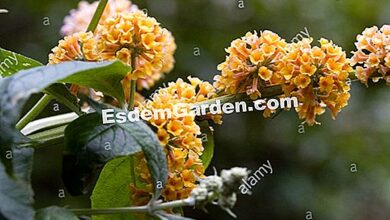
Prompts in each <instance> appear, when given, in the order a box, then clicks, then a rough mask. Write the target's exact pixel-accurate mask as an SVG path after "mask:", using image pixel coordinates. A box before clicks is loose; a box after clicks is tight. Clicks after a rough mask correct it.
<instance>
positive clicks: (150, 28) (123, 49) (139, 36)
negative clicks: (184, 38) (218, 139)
mask: <svg viewBox="0 0 390 220" xmlns="http://www.w3.org/2000/svg"><path fill="white" fill-rule="evenodd" d="M97 32H98V33H99V34H100V39H101V40H99V46H98V47H99V49H100V50H101V59H102V60H115V59H119V60H121V61H122V62H124V63H126V64H128V65H130V66H132V67H133V70H132V72H131V73H129V74H128V76H127V78H126V79H125V80H124V87H125V91H126V92H127V94H126V96H127V97H128V96H129V94H128V91H129V90H128V89H126V88H127V87H129V83H128V82H129V81H130V79H139V81H138V85H139V86H141V88H142V87H144V88H149V87H150V86H151V85H153V83H154V82H155V81H156V80H158V79H160V78H161V74H162V73H163V72H165V71H169V70H171V69H172V66H173V62H174V59H173V53H174V51H175V49H176V46H175V43H174V40H173V37H172V35H171V34H170V33H169V31H168V30H167V29H165V28H162V27H161V26H160V24H159V23H158V22H157V20H156V19H154V18H152V17H148V16H147V15H146V14H145V13H143V12H141V11H138V12H134V13H122V14H120V15H119V16H116V17H112V18H108V19H107V20H106V22H105V23H104V24H102V25H100V26H98V29H97Z"/></svg>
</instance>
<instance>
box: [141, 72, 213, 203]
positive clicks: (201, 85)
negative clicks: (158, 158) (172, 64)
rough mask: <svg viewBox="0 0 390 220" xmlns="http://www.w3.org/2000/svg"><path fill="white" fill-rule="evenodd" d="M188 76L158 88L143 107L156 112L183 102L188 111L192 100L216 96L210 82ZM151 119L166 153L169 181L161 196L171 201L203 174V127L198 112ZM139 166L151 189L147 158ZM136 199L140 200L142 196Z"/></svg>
mask: <svg viewBox="0 0 390 220" xmlns="http://www.w3.org/2000/svg"><path fill="white" fill-rule="evenodd" d="M188 80H189V82H190V83H186V82H184V81H183V80H182V79H180V78H179V79H178V80H177V81H176V82H171V83H169V84H168V87H166V88H162V89H159V90H158V91H157V92H156V93H155V94H154V95H153V96H152V98H151V100H146V101H145V102H144V104H143V106H141V107H140V108H141V109H142V108H144V109H149V110H151V111H153V112H158V111H159V110H162V111H166V110H170V112H173V111H174V110H173V109H174V106H175V105H180V107H181V108H183V109H182V110H184V109H185V110H187V111H189V110H190V107H191V104H192V103H195V102H200V101H204V100H206V99H210V98H212V97H214V96H215V89H214V87H213V86H212V85H211V84H210V83H208V82H203V81H201V80H200V79H198V78H192V77H188ZM148 123H150V124H151V126H152V127H153V128H154V129H155V130H156V135H157V137H158V139H159V140H160V143H161V145H162V146H163V148H164V151H165V153H166V155H167V161H168V182H167V185H166V187H165V189H164V190H163V193H162V196H163V197H164V199H165V200H168V201H170V200H176V199H183V198H186V197H188V196H189V195H190V193H191V191H192V189H194V187H195V182H196V177H203V174H204V170H205V168H204V166H203V163H202V160H201V159H200V157H201V155H202V153H203V150H204V149H203V146H202V140H201V138H200V137H199V135H200V127H199V126H198V125H197V124H196V123H195V115H193V114H186V115H185V116H183V117H178V116H177V115H174V114H172V115H171V116H168V115H165V116H162V115H160V117H159V118H158V119H157V120H156V119H154V117H152V119H151V120H150V121H148ZM137 170H138V172H139V173H140V177H141V178H142V180H143V181H144V182H145V183H146V184H147V187H146V188H147V189H151V176H150V173H149V171H148V168H147V163H146V160H144V159H142V160H141V162H140V163H139V165H138V167H137ZM133 189H134V187H133ZM138 192H142V190H141V191H140V190H138ZM150 192H151V191H150ZM137 195H139V196H140V197H144V196H145V194H144V193H138V194H135V196H137ZM134 199H135V200H136V201H139V200H140V199H142V198H134ZM145 201H147V200H145Z"/></svg>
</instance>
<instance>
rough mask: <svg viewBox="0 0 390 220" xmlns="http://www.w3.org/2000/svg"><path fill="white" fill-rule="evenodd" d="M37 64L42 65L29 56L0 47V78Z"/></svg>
mask: <svg viewBox="0 0 390 220" xmlns="http://www.w3.org/2000/svg"><path fill="white" fill-rule="evenodd" d="M37 66H42V64H41V63H40V62H38V61H36V60H33V59H31V58H28V57H25V56H23V55H20V54H17V53H14V52H11V51H8V50H5V49H2V48H0V78H2V77H7V76H10V75H12V74H14V73H16V72H18V71H20V70H25V69H30V68H33V67H37Z"/></svg>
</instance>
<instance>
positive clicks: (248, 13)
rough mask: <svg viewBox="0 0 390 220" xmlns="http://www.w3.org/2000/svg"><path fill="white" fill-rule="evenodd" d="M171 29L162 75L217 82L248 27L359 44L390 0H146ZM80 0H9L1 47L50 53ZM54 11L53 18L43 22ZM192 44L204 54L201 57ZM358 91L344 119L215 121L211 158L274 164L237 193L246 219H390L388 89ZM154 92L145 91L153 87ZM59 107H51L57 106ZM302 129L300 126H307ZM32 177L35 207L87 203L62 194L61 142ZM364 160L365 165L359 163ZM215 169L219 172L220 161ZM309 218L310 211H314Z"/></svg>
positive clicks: (219, 214)
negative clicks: (172, 63)
mask: <svg viewBox="0 0 390 220" xmlns="http://www.w3.org/2000/svg"><path fill="white" fill-rule="evenodd" d="M133 2H134V3H135V4H137V5H138V6H139V7H140V8H141V9H143V8H146V9H148V11H149V15H151V16H154V17H156V18H157V19H158V21H159V22H161V23H162V25H163V26H164V27H167V28H168V29H169V30H170V31H172V32H173V35H174V36H175V38H176V42H177V46H178V50H177V52H176V67H175V69H174V70H173V71H172V72H171V73H170V74H169V75H168V76H167V77H166V78H165V79H164V80H163V81H165V82H168V81H172V80H175V79H176V78H178V77H182V78H185V77H186V76H188V75H192V76H198V77H200V78H202V79H205V80H208V81H210V82H211V81H212V78H213V76H214V75H215V74H217V73H218V72H217V70H216V66H217V64H218V63H220V62H222V61H223V60H224V58H225V52H224V48H226V47H227V46H228V45H229V44H230V42H231V41H232V40H233V39H235V38H238V37H240V36H242V35H244V34H245V33H246V32H247V31H253V30H257V31H260V30H265V29H269V30H272V31H274V32H276V33H278V34H280V35H281V36H282V37H284V38H286V39H287V40H289V41H290V40H291V39H292V38H293V37H294V36H296V35H297V34H298V33H299V32H300V31H303V30H304V28H305V27H306V28H307V29H308V31H309V33H310V35H311V36H312V37H313V38H314V39H319V38H320V37H326V38H328V39H332V40H333V41H334V42H335V43H336V44H338V45H340V46H342V47H343V48H344V49H345V50H346V51H347V52H348V54H350V53H349V51H352V50H354V44H353V43H354V42H355V37H356V35H357V34H358V33H361V32H362V31H363V29H364V28H365V27H370V26H373V25H377V26H382V25H383V24H385V23H387V24H389V23H390V13H389V12H390V1H388V0H316V1H313V0H243V1H242V2H243V4H244V6H245V7H244V8H239V7H238V6H239V4H242V2H241V1H239V0H138V1H133ZM77 4H78V1H76V0H56V1H53V0H1V2H0V8H6V9H8V10H9V13H8V14H0V27H1V28H0V46H1V47H3V48H6V49H9V50H12V51H15V52H19V53H21V54H24V55H27V56H30V57H33V58H36V59H38V60H40V61H41V62H44V63H46V62H47V55H48V53H49V52H50V49H51V48H52V47H54V46H55V45H56V44H57V42H58V40H59V39H60V38H61V37H60V34H59V29H60V27H61V25H62V21H63V17H64V16H65V15H66V14H67V13H68V11H69V10H70V9H72V8H76V7H77ZM46 17H48V18H49V22H50V25H47V26H45V25H44V23H43V21H44V19H45V18H46ZM194 48H199V49H200V56H194V54H193V52H194ZM351 93H352V98H351V100H350V104H349V106H348V107H346V108H345V109H344V110H343V111H342V112H341V114H340V115H339V117H338V118H337V120H336V121H333V120H331V119H330V115H329V114H328V112H327V113H326V114H324V115H323V116H322V117H320V118H319V120H320V121H321V122H322V125H321V126H314V127H305V128H304V133H303V132H302V130H299V129H302V127H299V125H300V121H299V120H298V119H297V115H296V113H295V112H293V111H290V112H283V113H282V114H280V115H279V116H278V117H276V118H275V119H272V120H271V119H263V118H262V116H261V113H259V112H257V113H256V112H252V113H245V114H243V113H240V114H233V115H229V116H225V117H224V123H223V125H222V126H220V127H216V129H215V134H216V148H215V156H214V160H213V163H212V166H215V167H216V168H217V169H218V170H220V169H223V168H230V167H232V166H244V167H248V168H250V169H251V170H255V169H257V168H258V167H259V166H261V165H262V164H263V163H266V160H270V162H271V164H272V166H273V170H274V173H273V174H271V175H267V176H265V177H264V178H263V179H262V180H261V181H260V182H259V183H258V184H257V185H256V186H255V187H254V188H253V189H252V191H253V194H252V195H250V196H248V195H245V196H244V195H241V196H239V201H238V203H237V205H236V207H235V208H234V210H233V211H234V212H235V213H236V214H237V216H238V219H245V220H246V219H248V220H249V219H290V220H294V219H305V217H306V216H307V214H308V213H309V212H310V213H312V216H313V219H326V220H328V219H329V220H349V219H351V220H352V219H354V220H363V219H364V220H366V219H367V220H368V219H376V220H382V219H383V220H385V219H390V139H389V137H390V111H389V110H390V93H389V88H388V87H387V88H386V87H385V86H384V85H383V84H377V85H376V86H375V87H374V86H371V87H370V88H369V89H367V88H366V87H365V86H363V85H361V84H359V83H354V84H353V86H352V91H351ZM146 94H147V93H146ZM55 113H56V112H54V110H53V109H52V107H50V106H49V107H48V108H47V109H46V112H45V114H46V115H50V114H55ZM299 131H300V132H299ZM35 157H36V162H35V170H34V173H33V184H34V189H35V192H36V196H35V198H36V201H37V202H36V207H37V208H40V207H44V206H48V205H54V204H55V205H60V206H65V205H69V206H70V207H72V208H76V207H88V205H89V203H88V196H84V197H71V196H69V195H68V194H65V198H59V197H58V193H59V190H61V189H64V187H63V184H62V182H61V178H60V177H61V169H60V164H61V150H60V148H55V147H48V148H43V149H39V150H38V151H37V153H36V156H35ZM351 164H356V166H357V172H351V170H350V168H351ZM207 173H209V174H211V173H212V169H209V170H208V171H207ZM208 210H209V213H208V214H206V213H204V212H202V211H196V210H193V209H191V208H189V209H186V210H185V211H186V213H187V215H188V216H189V217H193V218H196V219H202V220H215V219H218V220H219V219H230V217H229V216H228V215H227V214H226V213H224V212H223V211H220V210H219V208H217V207H212V206H209V207H208ZM307 219H310V218H307Z"/></svg>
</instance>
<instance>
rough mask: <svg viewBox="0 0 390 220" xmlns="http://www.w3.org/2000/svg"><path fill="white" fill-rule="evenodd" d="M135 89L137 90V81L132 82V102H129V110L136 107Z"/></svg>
mask: <svg viewBox="0 0 390 220" xmlns="http://www.w3.org/2000/svg"><path fill="white" fill-rule="evenodd" d="M135 88H136V80H134V79H132V80H131V81H130V100H129V110H130V111H132V110H134V105H135V100H134V99H135Z"/></svg>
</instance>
